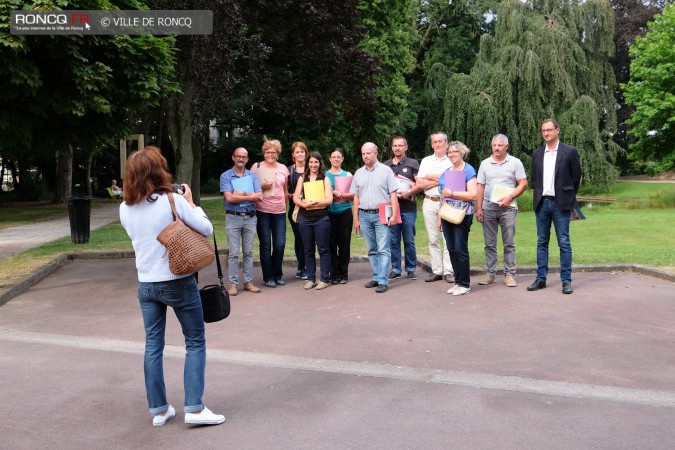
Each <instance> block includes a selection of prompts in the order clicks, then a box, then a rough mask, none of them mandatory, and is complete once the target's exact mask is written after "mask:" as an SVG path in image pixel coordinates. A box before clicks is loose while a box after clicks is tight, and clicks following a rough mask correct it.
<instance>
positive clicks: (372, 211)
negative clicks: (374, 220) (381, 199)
mask: <svg viewBox="0 0 675 450" xmlns="http://www.w3.org/2000/svg"><path fill="white" fill-rule="evenodd" d="M359 211H361V212H364V213H366V214H379V213H380V210H379V209H361V208H359Z"/></svg>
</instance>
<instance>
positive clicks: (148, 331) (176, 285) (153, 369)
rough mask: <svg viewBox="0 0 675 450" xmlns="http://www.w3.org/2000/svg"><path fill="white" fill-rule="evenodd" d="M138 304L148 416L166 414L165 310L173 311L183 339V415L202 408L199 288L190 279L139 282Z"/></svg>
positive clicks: (203, 342)
mask: <svg viewBox="0 0 675 450" xmlns="http://www.w3.org/2000/svg"><path fill="white" fill-rule="evenodd" d="M138 301H139V302H140V304H141V312H142V313H143V326H144V327H145V359H144V363H143V371H144V374H145V392H146V395H147V397H148V409H149V411H150V414H160V413H163V412H164V411H166V410H167V409H168V407H169V403H168V402H167V401H166V387H165V385H164V363H163V357H164V355H163V353H164V332H165V329H166V307H167V306H170V307H172V308H173V311H174V313H175V314H176V317H177V318H178V321H179V322H180V325H181V328H182V329H183V336H185V350H186V355H185V368H184V370H183V389H184V390H185V403H184V405H185V408H184V410H185V412H198V411H201V410H202V409H204V404H203V403H202V395H203V394H204V370H205V368H206V338H205V336H204V315H203V313H202V302H201V300H200V298H199V289H198V288H197V283H196V282H195V278H194V277H193V276H191V275H190V276H187V277H185V278H179V279H177V280H170V281H162V282H157V283H144V282H142V283H140V284H139V285H138Z"/></svg>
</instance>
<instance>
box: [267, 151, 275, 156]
mask: <svg viewBox="0 0 675 450" xmlns="http://www.w3.org/2000/svg"><path fill="white" fill-rule="evenodd" d="M265 154H266V155H274V156H276V155H277V152H275V151H274V150H271V151H269V152H265Z"/></svg>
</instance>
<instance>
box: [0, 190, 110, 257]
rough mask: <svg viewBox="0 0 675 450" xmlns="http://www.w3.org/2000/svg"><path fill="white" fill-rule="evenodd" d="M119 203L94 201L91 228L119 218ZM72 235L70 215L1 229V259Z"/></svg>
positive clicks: (93, 228)
mask: <svg viewBox="0 0 675 450" xmlns="http://www.w3.org/2000/svg"><path fill="white" fill-rule="evenodd" d="M119 207H120V206H119V203H94V204H93V206H92V209H91V219H90V224H89V228H90V229H91V230H95V229H96V228H100V227H102V226H104V225H107V224H109V223H111V222H114V221H115V220H119V218H120V215H119ZM64 236H70V219H69V218H68V216H65V217H61V218H58V219H51V220H45V221H42V222H36V223H31V224H26V225H19V226H16V227H11V228H4V229H2V230H0V259H5V258H9V257H10V256H12V255H14V254H16V253H21V252H23V251H26V250H29V249H31V248H34V247H37V246H39V245H42V244H45V243H47V242H51V241H53V240H55V239H59V238H62V237H64Z"/></svg>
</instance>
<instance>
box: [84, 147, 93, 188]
mask: <svg viewBox="0 0 675 450" xmlns="http://www.w3.org/2000/svg"><path fill="white" fill-rule="evenodd" d="M93 160H94V152H91V153H89V155H88V156H87V178H86V179H85V180H84V185H85V186H86V187H87V195H88V196H90V197H91V163H92V161H93Z"/></svg>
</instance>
